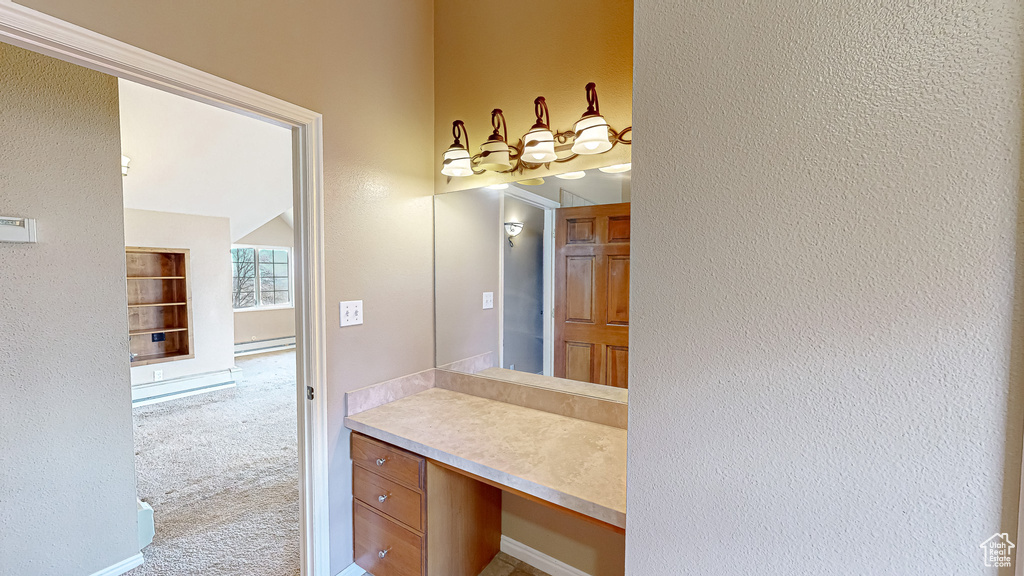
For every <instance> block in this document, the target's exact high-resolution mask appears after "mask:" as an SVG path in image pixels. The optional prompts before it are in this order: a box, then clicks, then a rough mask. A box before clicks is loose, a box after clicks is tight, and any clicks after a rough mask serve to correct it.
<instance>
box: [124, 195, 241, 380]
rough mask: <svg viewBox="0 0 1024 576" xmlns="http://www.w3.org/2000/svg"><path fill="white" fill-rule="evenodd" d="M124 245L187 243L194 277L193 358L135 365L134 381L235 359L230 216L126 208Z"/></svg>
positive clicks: (214, 368)
mask: <svg viewBox="0 0 1024 576" xmlns="http://www.w3.org/2000/svg"><path fill="white" fill-rule="evenodd" d="M124 242H125V245H126V246H141V247H144V248H187V249H188V250H189V258H190V262H191V272H192V277H191V279H190V280H189V286H190V287H191V289H192V328H193V330H192V346H193V352H194V354H195V358H190V359H188V360H177V361H174V362H164V363H161V364H153V365H150V366H138V367H133V368H132V369H131V372H132V385H133V386H134V385H136V384H148V383H151V382H153V381H154V380H153V371H154V370H161V371H163V379H164V380H173V379H175V378H182V377H185V376H193V375H196V374H205V373H207V372H218V371H222V370H228V369H230V368H232V367H233V366H234V365H235V356H234V350H235V347H234V327H233V325H232V324H233V320H234V318H233V312H232V309H231V260H230V257H229V256H228V254H229V253H230V250H231V223H230V221H229V220H228V219H227V218H214V217H211V216H193V215H191V214H173V213H170V212H153V211H151V210H131V209H126V210H125V211H124Z"/></svg>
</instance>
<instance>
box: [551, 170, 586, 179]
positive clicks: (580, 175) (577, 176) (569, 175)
mask: <svg viewBox="0 0 1024 576" xmlns="http://www.w3.org/2000/svg"><path fill="white" fill-rule="evenodd" d="M586 175H587V173H586V172H583V171H582V170H581V171H579V172H566V173H565V174H555V178H561V179H562V180H579V179H580V178H583V177H584V176H586Z"/></svg>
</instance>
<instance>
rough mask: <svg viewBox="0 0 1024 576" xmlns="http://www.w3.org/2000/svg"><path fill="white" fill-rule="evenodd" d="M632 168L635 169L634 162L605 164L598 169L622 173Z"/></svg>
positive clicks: (606, 172) (609, 172)
mask: <svg viewBox="0 0 1024 576" xmlns="http://www.w3.org/2000/svg"><path fill="white" fill-rule="evenodd" d="M632 169H633V164H632V163H627V164H614V165H612V166H603V167H601V168H598V170H600V171H601V172H604V173H605V174H621V173H623V172H629V171H630V170H632Z"/></svg>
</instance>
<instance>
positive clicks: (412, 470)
mask: <svg viewBox="0 0 1024 576" xmlns="http://www.w3.org/2000/svg"><path fill="white" fill-rule="evenodd" d="M352 462H353V463H354V464H356V465H357V466H363V467H365V468H367V469H369V470H373V471H374V472H376V473H378V474H380V475H382V476H387V477H388V478H390V479H392V480H394V481H395V482H398V483H400V484H405V485H406V486H409V487H411V488H417V489H420V490H422V489H423V477H424V468H425V460H424V459H423V458H420V457H419V456H416V455H414V454H410V453H409V452H406V451H405V450H402V449H401V448H395V447H394V446H389V445H387V444H384V443H383V442H378V441H377V440H374V439H372V438H369V437H366V436H363V435H362V434H357V433H353V434H352Z"/></svg>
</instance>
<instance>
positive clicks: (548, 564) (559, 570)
mask: <svg viewBox="0 0 1024 576" xmlns="http://www.w3.org/2000/svg"><path fill="white" fill-rule="evenodd" d="M501 551H502V552H504V553H505V554H508V555H509V556H511V557H513V558H515V559H516V560H522V561H523V562H526V563H527V564H529V565H530V566H533V567H534V568H536V569H538V570H540V571H542V572H547V573H548V574H550V575H551V576H590V575H589V574H587V573H586V572H584V571H582V570H580V569H579V568H573V567H572V566H569V565H568V564H566V563H565V562H562V561H561V560H556V559H555V558H552V557H551V556H548V555H547V554H545V553H543V552H539V551H537V550H535V549H533V548H530V547H529V546H527V545H526V544H523V543H522V542H519V541H518V540H513V539H511V538H509V537H508V536H505V535H502V536H501Z"/></svg>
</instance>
